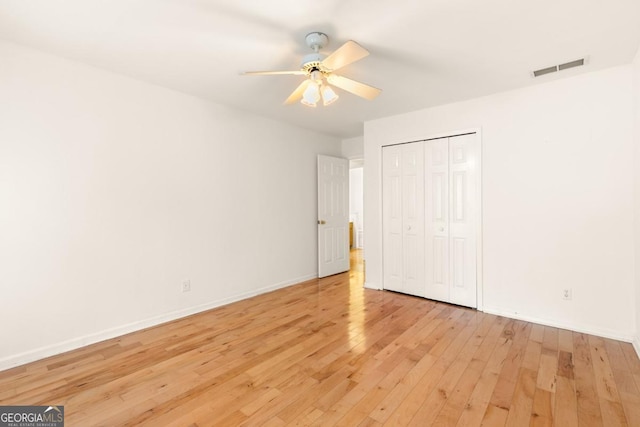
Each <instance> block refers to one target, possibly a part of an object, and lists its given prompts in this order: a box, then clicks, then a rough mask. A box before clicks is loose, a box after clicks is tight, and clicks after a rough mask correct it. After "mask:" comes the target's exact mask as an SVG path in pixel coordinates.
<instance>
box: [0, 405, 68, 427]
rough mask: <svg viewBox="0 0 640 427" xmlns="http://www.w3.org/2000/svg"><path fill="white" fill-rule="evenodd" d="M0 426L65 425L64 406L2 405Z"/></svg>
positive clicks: (41, 426) (58, 426) (59, 426)
mask: <svg viewBox="0 0 640 427" xmlns="http://www.w3.org/2000/svg"><path fill="white" fill-rule="evenodd" d="M0 427H64V406H0Z"/></svg>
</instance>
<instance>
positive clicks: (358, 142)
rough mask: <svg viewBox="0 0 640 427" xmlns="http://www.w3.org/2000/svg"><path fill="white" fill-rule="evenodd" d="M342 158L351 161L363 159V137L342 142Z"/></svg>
mask: <svg viewBox="0 0 640 427" xmlns="http://www.w3.org/2000/svg"><path fill="white" fill-rule="evenodd" d="M342 156H343V157H345V158H347V159H349V160H351V159H362V158H363V157H364V137H362V136H356V137H355V138H348V139H343V140H342Z"/></svg>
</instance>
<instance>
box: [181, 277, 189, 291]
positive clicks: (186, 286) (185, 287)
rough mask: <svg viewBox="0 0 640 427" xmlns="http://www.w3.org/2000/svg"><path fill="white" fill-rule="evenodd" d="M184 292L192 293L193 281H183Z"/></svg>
mask: <svg viewBox="0 0 640 427" xmlns="http://www.w3.org/2000/svg"><path fill="white" fill-rule="evenodd" d="M182 292H191V280H189V279H186V280H183V281H182Z"/></svg>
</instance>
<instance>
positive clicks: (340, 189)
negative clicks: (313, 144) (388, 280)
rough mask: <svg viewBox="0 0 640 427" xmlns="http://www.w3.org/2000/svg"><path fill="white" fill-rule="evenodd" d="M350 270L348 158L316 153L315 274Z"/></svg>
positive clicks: (319, 275) (320, 274) (320, 275)
mask: <svg viewBox="0 0 640 427" xmlns="http://www.w3.org/2000/svg"><path fill="white" fill-rule="evenodd" d="M348 270H349V161H348V160H347V159H341V158H338V157H330V156H322V155H318V277H326V276H331V275H332V274H337V273H342V272H343V271H348Z"/></svg>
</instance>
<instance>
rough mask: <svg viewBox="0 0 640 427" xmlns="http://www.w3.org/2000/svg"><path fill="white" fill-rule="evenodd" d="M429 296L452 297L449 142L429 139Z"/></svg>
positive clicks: (427, 226) (426, 164) (427, 159)
mask: <svg viewBox="0 0 640 427" xmlns="http://www.w3.org/2000/svg"><path fill="white" fill-rule="evenodd" d="M424 151H425V166H424V181H425V202H426V204H425V296H426V297H427V298H431V299H435V300H439V301H449V293H450V292H449V287H450V285H449V276H450V271H449V145H448V142H447V139H446V138H443V139H435V140H431V141H427V142H425V145H424Z"/></svg>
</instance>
